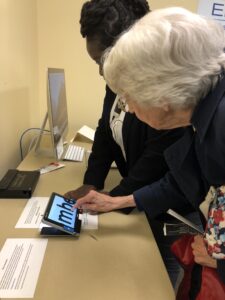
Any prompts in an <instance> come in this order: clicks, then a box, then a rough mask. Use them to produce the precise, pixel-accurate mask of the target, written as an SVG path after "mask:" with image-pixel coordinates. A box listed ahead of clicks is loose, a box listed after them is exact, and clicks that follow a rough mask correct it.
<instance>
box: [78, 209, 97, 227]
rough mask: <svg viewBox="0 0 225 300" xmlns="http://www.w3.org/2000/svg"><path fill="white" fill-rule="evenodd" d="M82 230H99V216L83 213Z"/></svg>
mask: <svg viewBox="0 0 225 300" xmlns="http://www.w3.org/2000/svg"><path fill="white" fill-rule="evenodd" d="M81 228H82V229H98V215H97V214H95V215H93V214H90V213H89V212H85V211H84V212H83V214H82V223H81Z"/></svg>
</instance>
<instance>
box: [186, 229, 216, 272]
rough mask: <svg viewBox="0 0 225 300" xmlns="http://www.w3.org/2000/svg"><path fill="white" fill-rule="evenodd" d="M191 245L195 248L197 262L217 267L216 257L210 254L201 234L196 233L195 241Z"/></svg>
mask: <svg viewBox="0 0 225 300" xmlns="http://www.w3.org/2000/svg"><path fill="white" fill-rule="evenodd" d="M191 247H192V249H193V254H194V260H195V262H196V263H197V264H199V265H202V266H207V267H210V268H216V267H217V263H216V259H214V258H212V257H211V256H210V255H209V254H208V252H207V250H206V247H205V243H204V240H203V237H202V236H201V235H196V236H195V237H194V242H193V243H192V244H191Z"/></svg>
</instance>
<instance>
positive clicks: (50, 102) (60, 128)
mask: <svg viewBox="0 0 225 300" xmlns="http://www.w3.org/2000/svg"><path fill="white" fill-rule="evenodd" d="M47 108H48V111H47V113H46V116H45V119H44V122H43V124H42V128H41V133H40V138H39V139H38V142H37V144H36V150H37V149H38V148H39V146H40V140H41V136H42V135H43V132H44V128H45V125H46V122H47V120H48V121H49V130H50V135H51V143H52V149H53V155H54V157H55V158H57V159H60V158H61V157H62V154H63V150H64V148H63V145H64V141H65V138H66V135H67V132H68V114H67V100H66V87H65V73H64V70H63V69H56V68H48V71H47Z"/></svg>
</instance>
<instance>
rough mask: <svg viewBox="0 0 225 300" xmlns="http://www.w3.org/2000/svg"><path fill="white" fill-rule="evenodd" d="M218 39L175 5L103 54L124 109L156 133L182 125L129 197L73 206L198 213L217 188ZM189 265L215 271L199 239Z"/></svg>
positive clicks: (222, 59) (224, 120)
mask: <svg viewBox="0 0 225 300" xmlns="http://www.w3.org/2000/svg"><path fill="white" fill-rule="evenodd" d="M224 49H225V37H224V30H223V28H222V26H220V25H218V24H217V23H214V22H213V21H210V20H206V19H205V18H203V17H201V16H199V15H197V14H194V13H191V12H189V11H187V10H185V9H182V8H167V9H162V10H156V11H154V12H152V13H151V14H148V15H146V16H145V17H143V18H142V19H141V20H140V21H138V22H137V23H136V24H135V25H134V26H133V27H132V28H131V29H130V30H129V31H127V32H126V33H125V34H123V35H122V36H121V38H120V39H119V40H118V41H117V43H116V44H115V46H114V47H113V48H112V49H111V51H110V53H108V55H107V57H106V60H105V63H104V70H103V71H104V76H105V79H106V81H107V83H108V84H109V86H110V87H111V89H112V90H113V91H114V92H116V93H118V94H120V95H122V96H123V97H124V101H126V104H127V108H128V109H129V111H130V112H133V113H135V115H136V116H137V117H138V118H139V119H141V120H142V121H144V122H146V123H147V124H149V125H150V126H152V127H154V128H156V129H160V130H161V129H172V128H176V127H180V126H187V125H190V126H188V127H187V129H186V133H185V134H184V136H183V137H182V138H181V139H180V140H179V141H178V142H176V143H175V144H174V145H172V146H171V147H170V148H169V149H168V150H166V152H165V157H166V160H167V163H168V165H169V167H170V171H169V172H168V173H167V174H166V175H165V176H164V177H163V178H162V179H161V180H159V181H157V182H155V183H153V184H151V185H149V186H146V187H144V188H141V189H139V190H137V191H136V192H134V193H133V194H132V195H129V196H125V197H115V198H111V197H109V196H107V195H102V194H98V193H97V192H94V191H92V192H90V193H89V195H87V196H86V197H84V198H82V199H80V200H78V201H77V204H76V206H82V207H83V208H87V209H90V210H93V211H100V212H101V211H102V212H106V211H111V210H114V209H118V208H122V207H127V206H133V207H135V206H136V207H137V208H138V209H139V210H144V211H146V212H147V213H148V215H149V216H151V217H152V218H154V217H156V216H158V215H160V214H161V213H163V212H166V211H167V210H168V209H169V208H172V209H174V210H176V211H182V208H183V207H185V205H187V203H191V205H192V206H193V207H194V208H195V209H196V210H198V209H199V204H200V203H201V202H202V201H203V200H204V198H205V196H206V194H207V192H208V190H209V188H210V186H214V187H218V186H220V185H223V184H225V163H224V160H225V76H224V67H225V53H224ZM193 249H194V255H195V261H196V262H198V263H199V264H201V265H206V266H210V267H212V268H217V271H218V274H219V275H220V277H221V278H222V280H223V281H224V282H225V260H224V259H221V260H215V259H213V258H212V257H210V256H209V255H208V253H207V251H206V250H205V247H204V244H203V241H202V238H201V237H199V236H198V237H197V238H196V240H195V243H194V244H193Z"/></svg>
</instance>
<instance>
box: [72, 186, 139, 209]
mask: <svg viewBox="0 0 225 300" xmlns="http://www.w3.org/2000/svg"><path fill="white" fill-rule="evenodd" d="M135 206H136V204H135V201H134V198H133V195H129V196H123V197H111V196H108V195H106V194H103V193H98V192H96V191H93V190H92V191H90V192H89V193H88V194H87V195H86V196H84V197H82V198H80V199H78V200H77V201H76V204H75V205H74V206H73V208H80V209H84V210H90V211H95V212H109V211H112V210H116V209H120V208H125V207H135Z"/></svg>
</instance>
